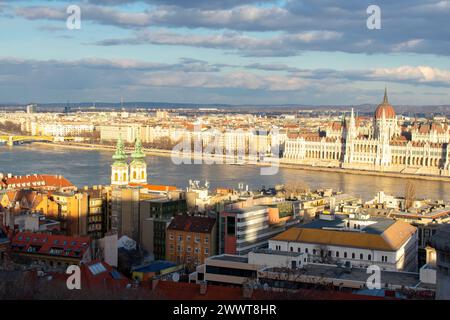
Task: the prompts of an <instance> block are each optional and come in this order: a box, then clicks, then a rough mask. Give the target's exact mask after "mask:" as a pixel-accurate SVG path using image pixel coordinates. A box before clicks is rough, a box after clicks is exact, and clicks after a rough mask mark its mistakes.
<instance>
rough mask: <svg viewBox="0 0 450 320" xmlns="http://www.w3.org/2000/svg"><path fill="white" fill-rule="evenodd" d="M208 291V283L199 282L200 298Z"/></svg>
mask: <svg viewBox="0 0 450 320" xmlns="http://www.w3.org/2000/svg"><path fill="white" fill-rule="evenodd" d="M207 291H208V283H207V282H206V281H201V282H200V294H201V295H202V296H204V295H206V292H207Z"/></svg>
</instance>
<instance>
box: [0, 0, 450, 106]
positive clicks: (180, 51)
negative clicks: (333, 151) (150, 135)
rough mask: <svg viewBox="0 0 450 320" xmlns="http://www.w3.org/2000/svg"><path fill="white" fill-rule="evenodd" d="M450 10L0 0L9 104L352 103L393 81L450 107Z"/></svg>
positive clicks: (211, 0) (0, 93) (1, 82)
mask: <svg viewBox="0 0 450 320" xmlns="http://www.w3.org/2000/svg"><path fill="white" fill-rule="evenodd" d="M373 4H375V5H378V6H379V7H380V9H381V29H379V30H376V29H375V30H370V29H368V28H367V19H368V17H369V15H370V14H368V13H367V7H368V6H369V5H373ZM70 5H79V7H80V8H81V29H79V30H70V29H68V28H67V27H66V21H67V18H68V16H69V14H67V7H68V6H70ZM449 17H450V1H445V0H442V1H440V0H396V1H392V0H370V1H367V0H284V1H270V0H268V1H257V0H140V1H139V0H84V1H83V0H80V1H56V0H53V1H52V0H47V1H40V0H39V1H38V0H36V1H18V0H14V1H13V0H11V1H1V0H0V28H1V32H0V37H1V40H2V41H1V43H2V46H1V50H0V102H19V103H27V102H31V101H33V102H41V103H43V102H65V101H68V100H69V101H71V102H82V101H83V102H89V101H109V102H117V101H120V99H121V98H123V99H124V100H125V101H164V102H189V103H231V104H248V103H251V104H261V103H263V104H286V103H292V104H316V105H319V104H327V105H333V104H352V105H354V104H360V103H378V102H380V100H381V99H382V94H383V90H384V86H385V85H387V86H388V89H389V92H390V100H391V102H392V103H393V104H450V99H449V98H450V91H449V87H450V27H449V23H448V21H449Z"/></svg>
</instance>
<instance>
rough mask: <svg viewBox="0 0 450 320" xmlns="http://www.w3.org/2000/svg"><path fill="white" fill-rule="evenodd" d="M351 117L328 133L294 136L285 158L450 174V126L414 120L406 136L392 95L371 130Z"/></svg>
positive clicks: (378, 111)
mask: <svg viewBox="0 0 450 320" xmlns="http://www.w3.org/2000/svg"><path fill="white" fill-rule="evenodd" d="M367 128H368V127H360V126H358V120H357V119H356V117H355V115H354V112H353V110H352V112H351V114H350V117H349V118H343V119H342V121H341V122H334V123H332V124H331V125H330V126H329V128H327V129H326V131H325V134H323V135H320V134H300V135H297V136H288V139H287V140H286V142H285V147H284V154H283V160H282V161H283V162H285V163H298V164H304V165H312V166H326V167H341V168H347V169H358V170H374V171H386V172H398V173H408V174H423V175H442V176H449V175H450V170H449V169H450V168H449V164H450V162H449V160H450V147H449V143H448V142H449V128H448V126H447V124H439V123H432V124H414V125H413V126H412V127H411V128H410V129H409V130H408V132H407V134H405V132H404V130H405V128H403V127H401V126H400V125H399V124H398V120H397V115H396V113H395V110H394V108H393V107H392V105H391V104H390V103H389V101H388V97H387V93H386V92H385V94H384V99H383V102H382V103H381V104H380V105H378V107H377V108H376V110H375V113H374V117H373V123H372V126H371V128H370V127H369V130H368V129H367Z"/></svg>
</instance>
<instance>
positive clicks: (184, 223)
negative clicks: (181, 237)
mask: <svg viewBox="0 0 450 320" xmlns="http://www.w3.org/2000/svg"><path fill="white" fill-rule="evenodd" d="M215 223H216V219H214V218H210V217H199V216H182V215H178V216H175V218H174V219H173V220H172V221H171V222H170V224H169V226H168V227H167V229H168V230H179V231H187V232H197V233H211V231H212V229H213V227H214V224H215Z"/></svg>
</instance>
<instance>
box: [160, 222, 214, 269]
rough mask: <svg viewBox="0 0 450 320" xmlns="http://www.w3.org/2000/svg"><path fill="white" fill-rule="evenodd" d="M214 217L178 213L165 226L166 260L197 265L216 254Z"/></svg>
mask: <svg viewBox="0 0 450 320" xmlns="http://www.w3.org/2000/svg"><path fill="white" fill-rule="evenodd" d="M216 230H217V229H216V219H214V218H210V217H202V216H187V215H178V216H175V217H174V218H173V220H172V221H171V222H170V224H169V226H168V227H167V233H166V235H167V238H166V260H168V261H172V262H175V263H178V264H180V263H182V264H186V265H187V266H188V267H190V266H192V267H195V266H198V265H200V264H202V263H204V261H205V259H206V258H207V257H209V256H211V255H214V254H216V250H217V243H216Z"/></svg>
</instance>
